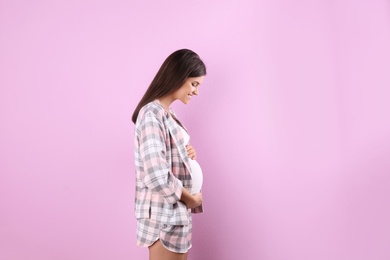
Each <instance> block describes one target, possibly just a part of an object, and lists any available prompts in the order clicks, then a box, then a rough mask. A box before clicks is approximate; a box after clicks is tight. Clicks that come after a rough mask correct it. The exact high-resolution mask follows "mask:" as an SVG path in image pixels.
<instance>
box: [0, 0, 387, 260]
mask: <svg viewBox="0 0 390 260" xmlns="http://www.w3.org/2000/svg"><path fill="white" fill-rule="evenodd" d="M389 46H390V3H389V1H387V0H353V1H352V0H350V1H348V0H328V1H326V0H322V1H321V0H317V1H313V0H298V1H289V0H272V1H270V0H263V1H259V0H257V1H255V0H253V1H242V0H240V1H228V2H227V1H205V0H204V1H196V2H189V1H174V0H167V1H142V2H141V1H137V2H135V1H133V2H130V1H124V0H117V1H96V0H93V1H92V0H72V1H69V0H67V1H44V0H36V1H21V0H19V1H18V0H12V1H11V0H8V1H7V0H0V73H1V74H0V122H1V123H0V124H1V125H0V172H1V174H0V259H7V260H19V259H20V260H25V259H33V260H35V259H37V260H52V259H56V260H62V259H64V260H67V259H93V260H100V259H102V260H106V259H115V260H120V259H147V250H146V249H143V248H138V247H136V245H135V218H134V214H133V205H134V202H133V201H134V163H133V143H132V142H133V131H134V127H133V124H132V123H131V120H130V117H131V114H132V112H133V109H134V108H135V106H136V104H137V102H138V101H139V99H140V98H141V96H142V94H143V93H144V91H145V89H146V87H147V86H148V84H149V83H150V81H151V80H152V78H153V76H154V75H155V73H156V72H157V70H158V68H159V66H160V65H161V63H162V62H163V60H164V59H165V58H166V57H167V56H168V55H169V54H170V53H171V52H173V51H175V50H177V49H180V48H190V49H193V50H195V51H196V52H198V53H199V54H200V56H201V57H202V58H203V59H204V61H205V63H206V64H207V66H208V73H209V74H208V76H207V77H206V79H205V81H204V84H203V85H202V86H201V87H200V96H199V97H197V98H195V99H193V100H192V101H191V104H190V105H188V106H185V105H183V104H181V103H180V104H179V103H177V104H176V103H175V104H174V106H173V107H174V109H175V110H176V113H177V114H178V115H179V118H180V119H181V120H182V121H183V122H184V123H185V125H186V126H187V128H188V129H189V130H190V132H191V134H192V143H193V145H194V147H195V148H196V150H197V153H198V157H199V159H198V161H199V163H200V164H201V166H202V168H203V171H204V175H205V176H204V177H205V180H204V181H205V183H204V192H203V196H204V200H205V203H204V206H205V210H206V212H205V213H204V214H202V215H197V216H194V235H193V238H194V241H193V244H194V248H193V249H192V250H191V255H190V259H192V260H195V259H203V260H209V259H210V260H214V259H217V260H219V259H224V260H230V259H231V260H237V259H256V260H257V259H264V260H287V259H288V260H313V259H315V260H322V259H323V260H329V259H332V260H346V259H354V260H363V259H370V260H371V259H375V260H384V259H390V247H389V245H390V221H389V219H390V205H389V204H390V202H389V198H390V189H389V187H390V186H389V185H390V160H389V157H390V116H389V112H390V102H389V97H390V77H389V75H390V74H389V73H390V72H389V71H390V48H389Z"/></svg>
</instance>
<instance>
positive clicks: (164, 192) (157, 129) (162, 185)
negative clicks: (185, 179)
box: [139, 114, 183, 204]
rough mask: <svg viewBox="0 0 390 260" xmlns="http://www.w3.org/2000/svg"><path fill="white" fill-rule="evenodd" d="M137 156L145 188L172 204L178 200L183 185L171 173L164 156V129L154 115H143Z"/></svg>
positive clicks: (165, 155)
mask: <svg viewBox="0 0 390 260" xmlns="http://www.w3.org/2000/svg"><path fill="white" fill-rule="evenodd" d="M139 128H140V135H139V154H140V159H141V160H142V162H143V168H144V173H145V174H144V178H143V182H144V183H145V185H146V187H148V188H149V189H152V190H153V191H155V192H158V193H159V194H160V195H161V196H163V197H164V199H165V200H166V201H167V202H168V203H170V204H174V203H176V202H177V201H178V200H180V197H181V194H182V189H183V184H182V182H181V181H180V180H179V179H178V178H176V177H175V176H174V175H173V174H172V172H171V167H170V164H169V162H168V161H167V154H166V152H167V151H166V141H165V134H164V130H163V129H164V128H163V125H162V123H161V122H159V120H158V119H157V118H156V117H155V116H154V115H148V114H147V115H145V117H144V118H143V119H142V121H141V122H140V125H139Z"/></svg>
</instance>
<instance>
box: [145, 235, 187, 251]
mask: <svg viewBox="0 0 390 260" xmlns="http://www.w3.org/2000/svg"><path fill="white" fill-rule="evenodd" d="M158 240H160V238H157V239H156V240H155V241H154V242H153V243H151V244H150V245H148V244H145V243H143V244H141V243H139V242H138V241H137V246H140V247H150V246H151V245H153V244H154V243H156V242H157V241H158ZM161 244H162V245H163V247H164V248H165V249H167V250H169V251H171V252H174V253H178V254H185V253H187V252H188V251H189V250H190V249H191V248H192V245H190V247H189V248H188V249H187V250H186V251H185V252H177V251H174V250H171V249H169V248H168V247H166V246H165V245H164V243H162V242H161Z"/></svg>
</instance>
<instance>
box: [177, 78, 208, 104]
mask: <svg viewBox="0 0 390 260" xmlns="http://www.w3.org/2000/svg"><path fill="white" fill-rule="evenodd" d="M203 79H204V76H201V77H190V78H187V80H186V81H185V82H184V84H183V85H182V86H181V87H180V88H179V89H178V90H176V91H175V92H174V94H173V96H174V98H175V99H179V100H180V101H181V102H183V103H184V104H188V103H189V102H190V100H191V98H192V96H194V95H195V96H197V95H199V85H200V84H202V82H203Z"/></svg>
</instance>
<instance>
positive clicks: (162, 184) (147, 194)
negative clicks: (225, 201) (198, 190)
mask: <svg viewBox="0 0 390 260" xmlns="http://www.w3.org/2000/svg"><path fill="white" fill-rule="evenodd" d="M171 113H172V114H173V115H175V114H174V112H173V111H172V110H171ZM134 148H135V149H134V155H135V156H134V157H135V166H136V193H135V215H136V218H137V219H138V221H141V222H142V223H143V225H148V224H150V225H151V228H152V229H157V227H156V226H155V225H154V224H151V223H154V222H155V223H158V229H159V230H160V229H161V227H162V228H163V229H165V228H167V227H170V226H182V227H186V226H187V227H188V226H189V225H190V222H191V213H201V212H203V208H202V206H200V207H198V208H195V209H192V210H188V209H187V207H186V205H185V204H184V203H183V202H181V201H180V197H181V193H182V189H183V187H184V188H186V189H188V190H191V187H192V179H191V174H190V171H191V168H190V166H189V159H188V156H187V152H186V147H185V144H184V140H183V136H182V133H181V129H180V127H179V126H178V125H177V124H176V123H175V122H174V119H173V118H172V117H171V116H170V115H169V114H168V112H167V111H165V109H164V107H163V106H162V105H161V103H160V102H159V101H158V100H155V101H153V102H150V103H148V104H146V105H145V106H144V107H143V108H141V110H140V111H139V114H138V118H137V122H136V124H135V138H134ZM172 228H173V230H175V232H174V233H173V235H172V236H171V237H172V239H169V240H168V242H166V243H171V242H169V241H172V244H175V242H174V241H180V239H179V238H177V237H176V236H177V234H181V233H183V236H185V237H191V235H190V233H191V232H190V231H189V235H188V234H187V233H186V232H184V231H183V232H181V231H180V232H179V231H177V230H176V227H172ZM139 230H141V229H138V231H137V237H139V239H140V241H142V240H145V241H148V239H149V238H148V237H147V234H150V233H151V232H140V231H139ZM142 230H147V228H146V227H143V228H142ZM189 230H191V228H189ZM161 232H162V229H161ZM152 233H153V234H154V233H155V231H153V232H152ZM167 233H169V232H167ZM184 233H186V234H184ZM145 236H146V237H145ZM153 238H154V237H153ZM152 240H153V239H152ZM140 243H143V242H140Z"/></svg>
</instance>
